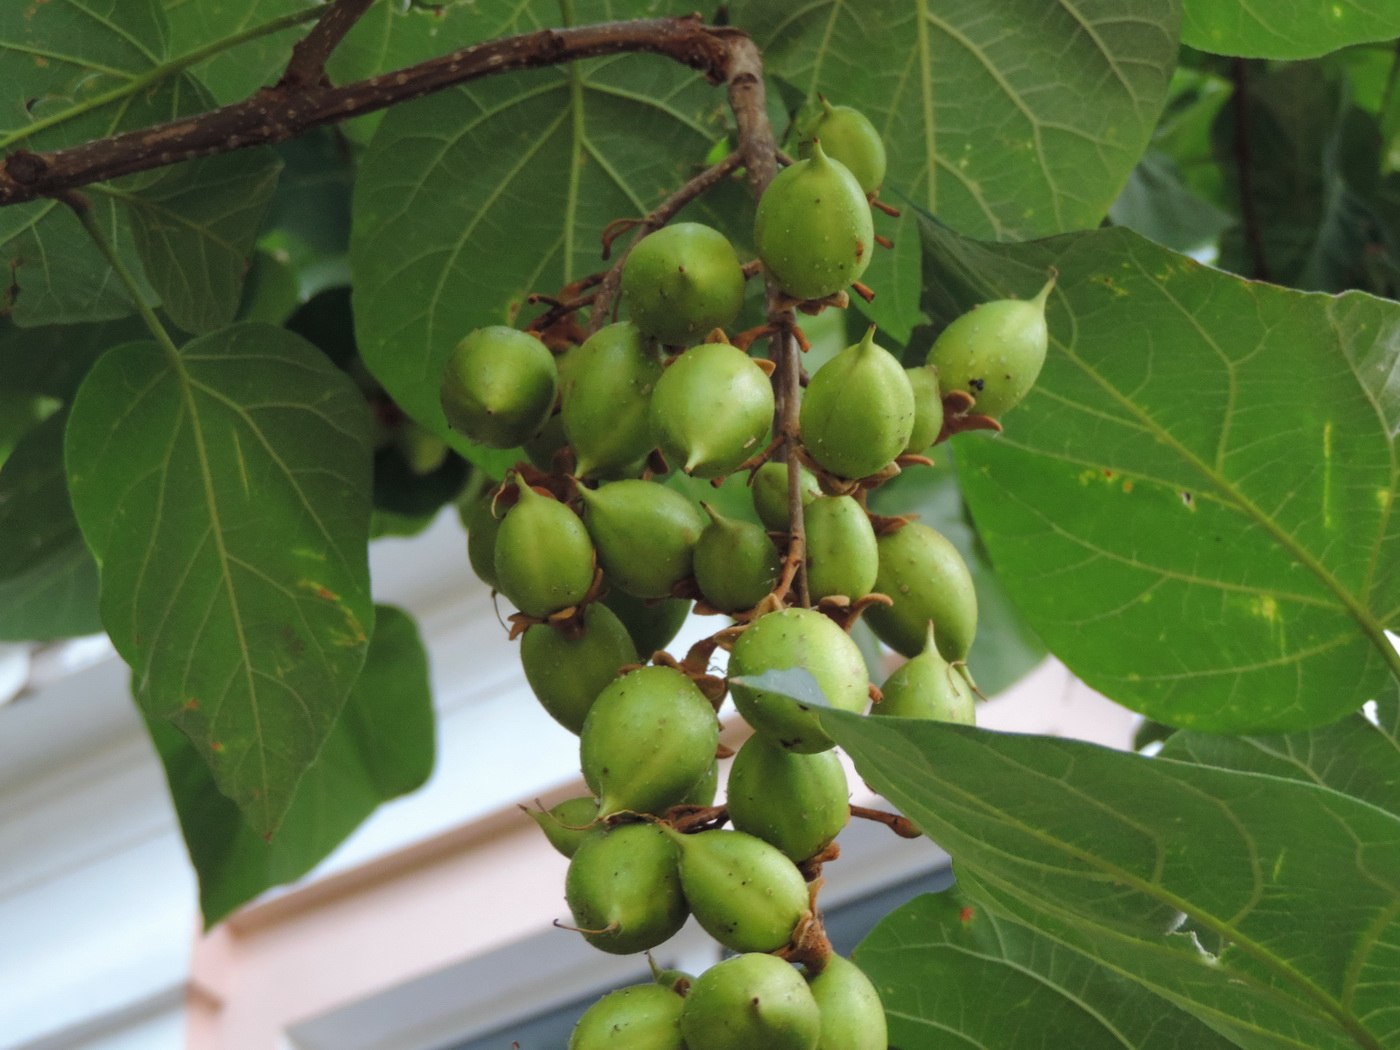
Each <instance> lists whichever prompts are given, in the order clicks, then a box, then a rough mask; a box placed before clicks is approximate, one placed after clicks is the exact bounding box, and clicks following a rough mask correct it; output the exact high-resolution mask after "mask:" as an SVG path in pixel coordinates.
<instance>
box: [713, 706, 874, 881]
mask: <svg viewBox="0 0 1400 1050" xmlns="http://www.w3.org/2000/svg"><path fill="white" fill-rule="evenodd" d="M725 805H726V806H727V807H728V808H729V819H730V821H731V822H732V823H733V825H734V828H735V830H736V831H744V832H747V833H748V834H750V835H753V836H755V837H757V838H760V839H762V840H763V841H764V842H767V843H768V844H769V845H771V846H775V847H777V848H778V849H780V850H782V852H783V853H784V854H786V855H787V856H788V857H789V858H790V859H791V860H794V861H799V862H800V861H804V860H806V859H807V858H808V857H811V856H815V855H816V854H817V853H819V852H821V851H822V850H823V849H825V848H826V847H827V846H828V845H830V843H831V841H832V840H833V839H835V838H836V836H837V835H838V834H840V832H841V829H842V828H844V827H845V826H846V822H847V820H849V819H850V815H851V805H850V793H849V791H848V789H847V786H846V771H845V769H844V768H843V767H842V765H841V760H840V759H839V758H838V757H837V756H836V752H834V751H823V752H821V753H820V754H816V755H802V754H797V753H795V752H792V751H788V750H787V749H785V748H782V747H779V746H777V745H776V744H772V743H769V742H768V741H767V740H766V739H764V738H763V737H762V736H761V735H759V734H757V733H756V734H754V735H753V736H751V737H749V739H748V740H746V741H744V746H743V747H741V748H739V753H738V754H737V755H735V756H734V765H733V766H731V767H730V770H729V782H728V786H727V787H726V791H725Z"/></svg>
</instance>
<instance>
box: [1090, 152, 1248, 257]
mask: <svg viewBox="0 0 1400 1050" xmlns="http://www.w3.org/2000/svg"><path fill="white" fill-rule="evenodd" d="M1108 217H1109V218H1110V219H1111V220H1112V221H1113V223H1114V224H1115V225H1117V226H1129V227H1131V228H1132V229H1134V230H1136V231H1137V232H1138V233H1140V234H1142V235H1143V236H1144V237H1146V238H1147V239H1148V240H1150V241H1156V242H1157V243H1158V244H1160V245H1162V246H1163V247H1165V248H1171V249H1173V250H1174V251H1179V252H1189V251H1194V250H1196V249H1198V248H1203V247H1205V246H1206V245H1209V244H1213V243H1214V242H1215V240H1216V239H1217V238H1218V237H1219V236H1220V234H1221V233H1223V232H1224V231H1225V230H1226V229H1228V228H1229V227H1231V226H1233V225H1234V224H1235V217H1234V216H1233V215H1230V214H1229V213H1228V212H1224V211H1221V210H1220V209H1219V208H1217V207H1216V206H1215V205H1214V204H1212V203H1210V201H1208V200H1206V199H1205V198H1203V197H1201V196H1199V195H1197V194H1196V193H1195V192H1194V191H1193V190H1192V189H1191V188H1190V187H1189V186H1187V185H1186V184H1185V182H1184V181H1183V180H1182V177H1181V172H1180V171H1178V170H1177V166H1176V164H1175V162H1174V161H1173V160H1172V159H1171V158H1170V157H1168V156H1167V155H1166V154H1164V153H1159V152H1157V151H1156V150H1148V151H1147V153H1145V154H1144V155H1143V158H1142V160H1140V161H1138V166H1137V167H1136V168H1134V169H1133V174H1132V176H1131V177H1130V178H1129V179H1128V184H1127V185H1126V186H1124V187H1123V192H1122V193H1120V194H1119V195H1118V199H1117V200H1116V201H1114V202H1113V207H1111V208H1109V209H1108Z"/></svg>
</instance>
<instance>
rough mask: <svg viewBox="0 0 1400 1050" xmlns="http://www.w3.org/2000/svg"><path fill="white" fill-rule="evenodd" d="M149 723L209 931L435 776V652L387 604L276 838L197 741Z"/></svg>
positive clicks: (303, 870) (379, 612)
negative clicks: (236, 798)
mask: <svg viewBox="0 0 1400 1050" xmlns="http://www.w3.org/2000/svg"><path fill="white" fill-rule="evenodd" d="M146 727H147V729H148V730H149V731H150V734H151V738H152V740H153V741H154V742H155V745H156V749H157V751H158V752H159V754H160V758H161V761H162V762H163V763H164V764H165V775H166V778H167V780H168V781H169V783H170V793H171V795H172V797H173V798H174V800H175V809H176V812H177V813H178V814H179V816H180V828H181V831H182V832H183V833H184V836H185V844H186V846H187V847H188V849H189V852H190V859H191V861H193V862H194V867H195V871H196V872H197V873H198V875H199V902H200V910H201V911H202V912H203V915H204V925H205V928H206V929H208V928H209V927H211V926H213V925H214V924H215V923H217V922H218V921H219V920H221V919H222V918H224V917H225V916H226V915H228V913H229V912H231V911H233V910H234V909H235V908H238V907H239V906H241V905H243V904H246V903H247V902H248V901H250V900H252V899H253V898H254V897H256V896H258V894H260V893H262V892H263V891H264V890H266V889H268V888H269V887H272V886H277V885H280V884H281V883H284V882H291V881H293V880H294V879H298V878H300V877H301V876H302V875H305V874H306V873H307V872H308V871H310V870H311V869H312V868H313V867H315V866H316V865H317V864H318V863H320V862H321V861H322V860H323V859H325V858H326V857H327V856H329V855H330V853H331V851H332V850H334V849H335V848H336V847H337V846H338V845H340V844H341V843H342V842H344V841H345V839H346V838H348V837H349V835H350V833H351V832H352V831H354V830H355V828H357V827H359V825H360V823H361V822H362V821H363V820H364V819H365V818H366V817H368V816H369V815H370V814H371V813H373V812H374V810H375V809H376V807H378V806H379V804H380V803H382V802H387V801H388V800H389V799H391V798H397V797H398V796H399V795H405V794H407V793H409V792H410V791H415V790H417V789H418V788H419V787H421V786H422V785H423V783H424V781H426V780H427V779H428V775H429V774H430V773H431V772H432V767H433V752H434V747H435V745H434V718H433V706H432V693H431V690H430V688H429V684H428V655H427V652H426V651H425V650H424V648H423V643H422V641H421V640H420V639H419V637H418V629H417V626H416V625H415V624H414V622H413V619H412V618H411V617H410V616H409V615H408V614H407V613H405V612H403V611H402V610H400V609H396V608H394V607H393V606H391V605H381V606H378V607H377V609H376V615H375V627H374V637H373V638H372V639H371V641H370V645H369V653H368V655H367V656H366V657H365V667H364V671H363V672H361V674H360V677H359V678H358V679H356V681H355V685H354V687H353V688H352V689H351V690H350V697H349V699H348V700H347V701H346V702H345V709H344V710H343V711H341V713H340V718H339V719H337V720H336V723H335V727H334V728H333V729H332V730H331V732H330V736H328V737H327V738H326V743H325V746H324V747H323V748H322V749H321V753H320V754H319V755H317V756H316V760H315V761H314V762H313V763H312V764H311V767H310V768H309V769H307V771H306V775H305V776H304V777H302V780H301V784H300V785H299V786H298V787H297V792H296V798H295V799H293V801H292V805H291V808H290V809H289V810H288V811H287V816H286V819H285V820H283V821H282V826H281V828H279V829H278V831H277V834H276V835H274V836H273V837H272V839H271V841H269V840H267V839H265V838H264V837H263V836H262V835H261V834H259V833H258V831H257V829H256V828H255V827H254V826H253V825H252V824H250V823H249V822H248V820H247V819H246V818H245V817H244V816H243V814H241V813H240V812H239V810H238V807H237V806H235V805H234V804H233V803H232V802H231V801H229V799H228V798H226V797H225V796H224V795H222V794H220V793H219V790H218V788H217V787H216V786H215V784H214V781H213V778H212V777H211V776H210V775H209V767H208V766H206V765H205V764H204V762H203V761H202V760H201V758H200V756H199V753H198V752H197V751H196V750H195V748H194V747H193V745H191V744H190V742H189V740H187V739H186V738H185V737H184V736H183V735H182V734H181V733H180V732H179V731H178V730H176V729H175V728H174V727H173V726H172V725H170V723H168V722H161V721H156V720H154V719H148V720H147V722H146Z"/></svg>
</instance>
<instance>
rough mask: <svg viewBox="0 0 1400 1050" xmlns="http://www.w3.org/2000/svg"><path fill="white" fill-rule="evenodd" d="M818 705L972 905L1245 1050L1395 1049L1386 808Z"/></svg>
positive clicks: (1392, 834)
mask: <svg viewBox="0 0 1400 1050" xmlns="http://www.w3.org/2000/svg"><path fill="white" fill-rule="evenodd" d="M820 717H821V719H822V724H823V726H824V727H825V728H826V729H827V730H828V731H829V732H830V733H831V735H832V736H833V737H835V739H836V741H837V743H838V744H840V745H841V747H843V748H844V749H845V750H846V752H847V753H848V754H849V755H850V756H851V758H852V759H853V760H854V761H855V764H856V768H857V770H858V771H859V772H860V774H861V776H862V777H863V778H864V779H865V780H866V782H867V783H869V784H870V786H871V787H872V788H874V789H875V790H876V791H877V792H879V793H880V794H882V795H884V796H885V797H886V798H888V799H889V800H890V801H891V802H892V803H894V804H895V805H896V806H897V807H899V809H900V810H901V811H902V812H903V813H904V814H905V815H906V816H908V817H909V818H910V819H911V820H913V821H914V823H915V824H917V825H918V826H919V827H920V828H921V829H922V830H923V831H924V832H926V833H927V834H928V835H929V836H930V837H931V838H932V839H934V841H936V842H937V843H938V844H939V845H940V846H942V847H943V848H944V849H946V850H947V851H948V852H949V853H950V854H951V855H952V857H953V860H954V864H955V867H956V870H957V871H958V873H959V876H958V877H959V881H960V884H961V885H963V887H964V888H965V889H967V890H968V891H969V892H971V893H972V894H973V895H974V896H975V897H978V898H979V899H981V900H982V902H983V903H990V904H992V905H994V906H995V907H996V908H997V909H998V910H1000V911H1004V912H1009V913H1011V914H1012V915H1013V917H1014V918H1016V919H1018V920H1020V921H1022V922H1023V923H1027V924H1030V925H1033V926H1034V927H1035V928H1036V929H1037V930H1038V931H1039V932H1040V933H1042V934H1044V935H1045V936H1047V937H1049V938H1051V939H1052V940H1055V941H1058V942H1060V943H1061V944H1063V945H1065V946H1066V947H1069V948H1073V949H1074V950H1076V951H1078V952H1080V953H1082V954H1085V955H1088V956H1090V957H1092V958H1094V959H1096V960H1097V961H1098V962H1099V963H1101V964H1102V965H1104V966H1106V967H1108V968H1110V969H1111V970H1113V971H1116V972H1117V973H1119V974H1122V975H1124V976H1127V977H1130V978H1132V979H1134V980H1136V981H1138V982H1140V983H1141V984H1143V985H1144V986H1145V987H1146V988H1148V989H1150V990H1151V991H1153V992H1155V993H1156V994H1158V995H1162V996H1165V997H1166V998H1168V999H1170V1000H1172V1001H1173V1002H1174V1003H1176V1004H1177V1005H1178V1006H1180V1007H1182V1008H1183V1009H1185V1010H1187V1011H1189V1012H1190V1013H1192V1014H1194V1015H1195V1016H1196V1017H1198V1018H1200V1019H1201V1020H1202V1021H1204V1022H1205V1023H1206V1024H1208V1025H1209V1026H1210V1027H1211V1028H1213V1029H1215V1030H1216V1031H1218V1032H1221V1033H1223V1034H1225V1035H1227V1036H1228V1037H1229V1038H1231V1039H1232V1040H1234V1041H1235V1042H1237V1043H1238V1044H1239V1045H1240V1046H1243V1047H1247V1048H1251V1050H1264V1048H1270V1050H1274V1048H1283V1047H1288V1048H1292V1050H1303V1048H1306V1050H1344V1048H1345V1050H1355V1048H1357V1047H1362V1048H1365V1050H1381V1048H1383V1047H1395V1046H1400V1010H1397V1009H1396V1005H1397V999H1396V997H1395V989H1396V987H1397V986H1400V953H1397V949H1396V945H1397V944H1400V818H1397V817H1395V816H1393V815H1391V814H1389V813H1386V812H1384V811H1383V810H1381V809H1379V808H1377V807H1375V806H1372V805H1370V804H1368V803H1365V802H1360V801H1357V800H1356V799H1353V798H1349V797H1347V796H1346V795H1342V794H1339V793H1337V792H1335V791H1331V790H1329V789H1327V788H1323V787H1317V786H1315V785H1311V784H1301V783H1296V782H1292V781H1288V780H1284V779H1281V778H1278V777H1273V776H1261V775H1259V774H1256V773H1240V772H1234V771H1227V770H1221V769H1212V768H1209V767H1204V766H1196V765H1190V764H1186V763H1181V762H1173V761H1170V760H1166V759H1161V758H1153V759H1149V758H1143V757H1141V756H1138V755H1133V754H1129V753H1122V752H1116V751H1111V750H1108V749H1105V748H1100V747H1096V746H1094V745H1092V744H1084V743H1079V742H1077V741H1070V740H1060V739H1055V738H1051V737H1033V736H1017V735H1011V734H999V733H992V732H988V731H985V730H976V729H971V728H968V727H964V726H952V725H946V724H940V723H934V722H916V721H910V720H905V719H895V718H862V717H860V716H858V715H854V714H850V713H849V712H843V711H836V710H824V711H822V712H821V714H820Z"/></svg>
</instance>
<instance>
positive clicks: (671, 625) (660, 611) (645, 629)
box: [603, 587, 690, 659]
mask: <svg viewBox="0 0 1400 1050" xmlns="http://www.w3.org/2000/svg"><path fill="white" fill-rule="evenodd" d="M603 604H604V605H606V606H607V607H608V608H609V609H611V610H612V611H613V612H615V613H617V618H618V619H619V620H621V621H622V625H623V626H624V627H626V628H627V633H628V634H630V635H631V636H632V644H633V645H635V646H636V647H637V655H638V656H640V657H645V658H647V659H650V658H651V654H652V653H655V652H658V651H659V650H662V649H665V648H666V646H668V645H670V644H671V640H672V639H673V638H675V637H676V635H677V634H678V633H679V632H680V629H681V627H683V626H684V625H685V621H686V618H687V617H688V616H689V615H690V602H688V601H686V600H685V599H684V598H661V599H645V598H638V597H636V596H635V595H631V594H628V593H627V592H626V591H624V590H620V589H619V588H617V587H613V588H611V589H610V590H609V591H608V592H607V593H606V594H605V595H603Z"/></svg>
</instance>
